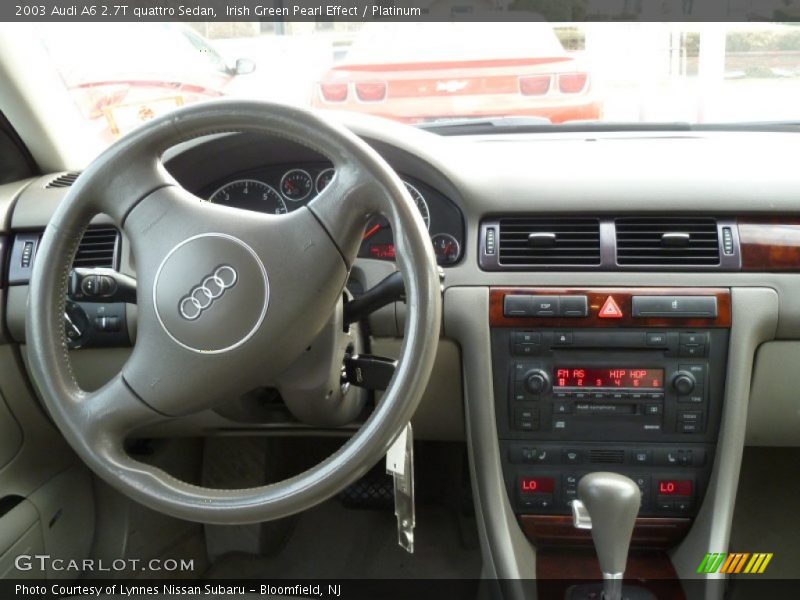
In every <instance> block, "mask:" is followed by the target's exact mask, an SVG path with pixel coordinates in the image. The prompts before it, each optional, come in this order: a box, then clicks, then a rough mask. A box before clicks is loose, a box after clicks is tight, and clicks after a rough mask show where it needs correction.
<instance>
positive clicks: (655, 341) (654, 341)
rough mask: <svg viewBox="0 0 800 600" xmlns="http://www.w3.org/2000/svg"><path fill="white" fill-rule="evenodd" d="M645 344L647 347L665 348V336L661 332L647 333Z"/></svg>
mask: <svg viewBox="0 0 800 600" xmlns="http://www.w3.org/2000/svg"><path fill="white" fill-rule="evenodd" d="M645 344H646V345H648V346H656V347H658V346H666V345H667V334H666V333H664V332H663V331H658V332H653V333H648V334H647V338H646V341H645Z"/></svg>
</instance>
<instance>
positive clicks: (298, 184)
mask: <svg viewBox="0 0 800 600" xmlns="http://www.w3.org/2000/svg"><path fill="white" fill-rule="evenodd" d="M312 191H314V180H313V179H311V175H309V174H308V171H304V170H303V169H292V170H291V171H286V173H284V175H283V177H281V193H282V194H283V196H284V198H286V199H287V200H291V201H292V202H300V201H301V200H305V199H306V198H308V196H309V194H310V193H311V192H312Z"/></svg>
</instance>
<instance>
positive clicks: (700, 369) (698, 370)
mask: <svg viewBox="0 0 800 600" xmlns="http://www.w3.org/2000/svg"><path fill="white" fill-rule="evenodd" d="M678 369H680V370H681V371H687V372H689V373H691V374H692V375H694V378H695V379H696V380H697V384H698V385H702V384H703V382H704V381H705V376H706V366H705V365H680V366H679V367H678Z"/></svg>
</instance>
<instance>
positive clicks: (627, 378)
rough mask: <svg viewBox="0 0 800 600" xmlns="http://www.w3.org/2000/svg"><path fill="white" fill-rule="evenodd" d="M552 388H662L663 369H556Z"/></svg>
mask: <svg viewBox="0 0 800 600" xmlns="http://www.w3.org/2000/svg"><path fill="white" fill-rule="evenodd" d="M553 381H554V383H553V387H556V388H560V387H582V388H641V389H646V390H660V389H663V388H664V369H637V368H633V369H620V368H618V367H609V368H603V369H598V368H581V367H570V368H564V367H556V368H555V369H553Z"/></svg>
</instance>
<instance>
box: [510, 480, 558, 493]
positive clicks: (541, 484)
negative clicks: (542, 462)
mask: <svg viewBox="0 0 800 600" xmlns="http://www.w3.org/2000/svg"><path fill="white" fill-rule="evenodd" d="M555 486H556V480H555V479H554V478H553V477H520V478H519V491H520V492H522V493H523V494H552V493H553V490H554V489H555Z"/></svg>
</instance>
